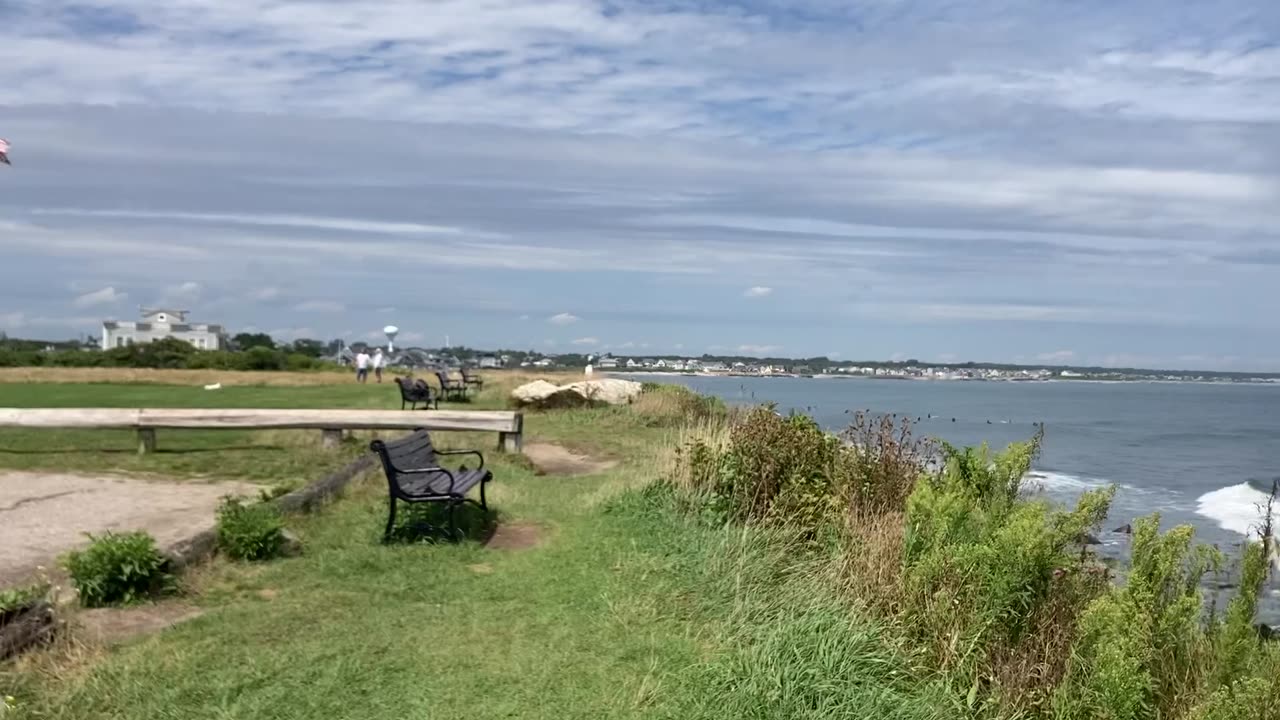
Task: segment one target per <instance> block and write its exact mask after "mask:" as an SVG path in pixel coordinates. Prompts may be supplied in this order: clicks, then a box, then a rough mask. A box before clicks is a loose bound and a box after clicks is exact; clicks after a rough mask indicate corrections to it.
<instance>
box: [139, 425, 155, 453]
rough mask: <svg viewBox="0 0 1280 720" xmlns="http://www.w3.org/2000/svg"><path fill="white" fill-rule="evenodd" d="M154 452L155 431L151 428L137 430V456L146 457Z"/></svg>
mask: <svg viewBox="0 0 1280 720" xmlns="http://www.w3.org/2000/svg"><path fill="white" fill-rule="evenodd" d="M155 451H156V431H155V429H153V428H138V454H139V455H147V454H149V453H153V452H155Z"/></svg>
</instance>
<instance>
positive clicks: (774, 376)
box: [595, 369, 1280, 387]
mask: <svg viewBox="0 0 1280 720" xmlns="http://www.w3.org/2000/svg"><path fill="white" fill-rule="evenodd" d="M595 372H596V374H598V375H605V376H627V377H656V378H754V379H761V380H868V381H876V380H891V381H892V380H896V381H903V380H907V381H912V382H964V383H1018V384H1040V383H1090V384H1096V385H1110V384H1115V383H1135V384H1148V385H1248V386H1250V387H1267V386H1275V387H1280V382H1278V381H1271V380H1148V379H1145V378H1142V379H1133V380H1127V379H1116V380H1102V379H1098V378H1047V379H1044V380H1035V379H1030V378H1027V379H1004V378H947V377H913V376H909V375H882V376H870V375H833V374H814V375H795V374H791V373H770V374H767V375H765V374H751V373H710V372H697V373H690V372H659V371H653V370H599V369H597V370H596V371H595Z"/></svg>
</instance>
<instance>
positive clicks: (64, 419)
mask: <svg viewBox="0 0 1280 720" xmlns="http://www.w3.org/2000/svg"><path fill="white" fill-rule="evenodd" d="M0 427H29V428H208V429H216V428H223V429H263V428H292V429H326V428H342V429H348V430H412V429H414V428H419V427H421V428H426V429H428V430H464V431H465V430H473V431H480V432H500V433H509V432H519V430H520V420H519V413H517V412H512V411H506V410H433V411H431V412H423V413H413V412H405V411H401V410H338V409H333V410H329V409H326V410H313V409H306V410H278V409H229V408H200V409H188V408H180V409H179V408H144V409H136V408H0Z"/></svg>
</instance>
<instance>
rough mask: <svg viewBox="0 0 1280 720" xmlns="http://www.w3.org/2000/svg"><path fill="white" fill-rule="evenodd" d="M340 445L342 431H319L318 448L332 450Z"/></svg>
mask: <svg viewBox="0 0 1280 720" xmlns="http://www.w3.org/2000/svg"><path fill="white" fill-rule="evenodd" d="M341 444H342V430H334V429H327V430H321V431H320V447H322V448H325V449H326V450H332V449H334V448H336V447H338V446H339V445H341Z"/></svg>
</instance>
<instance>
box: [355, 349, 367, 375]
mask: <svg viewBox="0 0 1280 720" xmlns="http://www.w3.org/2000/svg"><path fill="white" fill-rule="evenodd" d="M368 379H369V351H368V350H365V349H364V348H361V349H360V352H358V353H356V382H358V383H362V382H365V381H367V380H368Z"/></svg>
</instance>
